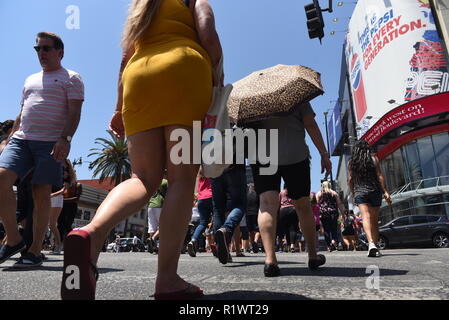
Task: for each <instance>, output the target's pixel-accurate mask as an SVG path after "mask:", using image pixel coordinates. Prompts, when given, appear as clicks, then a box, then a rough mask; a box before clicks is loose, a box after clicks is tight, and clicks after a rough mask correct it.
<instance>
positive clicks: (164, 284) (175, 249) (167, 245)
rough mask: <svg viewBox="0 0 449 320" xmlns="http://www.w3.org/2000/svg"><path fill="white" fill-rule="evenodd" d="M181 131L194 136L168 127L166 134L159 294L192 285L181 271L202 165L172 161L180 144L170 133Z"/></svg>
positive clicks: (160, 235)
mask: <svg viewBox="0 0 449 320" xmlns="http://www.w3.org/2000/svg"><path fill="white" fill-rule="evenodd" d="M180 128H181V129H184V130H187V131H188V132H189V136H190V137H192V136H193V134H192V128H191V127H185V126H167V127H165V131H164V133H165V140H166V151H165V152H166V166H167V178H168V191H167V195H166V197H165V200H164V206H163V208H162V213H161V218H160V220H159V241H160V242H159V256H158V266H157V269H158V273H157V278H156V290H155V292H156V293H158V294H160V293H169V292H175V291H179V290H183V289H185V288H186V287H187V286H188V284H187V283H186V282H185V281H184V280H183V279H181V278H180V277H179V276H178V274H177V272H178V261H179V256H180V254H181V248H182V245H183V243H184V238H185V235H186V232H187V228H188V224H189V221H190V219H191V217H192V203H193V194H194V188H195V179H196V176H197V174H198V169H199V165H197V164H183V163H181V164H177V165H176V164H174V163H173V162H172V159H170V151H171V148H172V147H173V146H175V145H176V144H177V143H179V142H172V141H169V140H170V134H171V132H172V131H173V130H176V129H180ZM190 147H191V149H190V154H191V157H190V159H192V146H190ZM191 162H192V161H191Z"/></svg>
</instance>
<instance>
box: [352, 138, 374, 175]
mask: <svg viewBox="0 0 449 320" xmlns="http://www.w3.org/2000/svg"><path fill="white" fill-rule="evenodd" d="M374 170H376V167H375V164H374V161H373V158H372V150H371V147H370V145H369V144H368V142H367V141H366V140H363V139H361V140H359V141H357V142H356V143H355V145H354V148H353V149H352V154H351V158H350V159H349V171H350V172H351V176H352V178H353V179H354V181H361V180H362V179H363V177H365V178H366V177H368V176H370V173H372V172H373V171H374Z"/></svg>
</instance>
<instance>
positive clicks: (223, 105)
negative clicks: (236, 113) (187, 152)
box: [201, 57, 233, 178]
mask: <svg viewBox="0 0 449 320" xmlns="http://www.w3.org/2000/svg"><path fill="white" fill-rule="evenodd" d="M222 75H223V57H221V59H220V62H219V63H218V66H217V67H216V69H215V70H214V79H215V83H220V79H221V77H222ZM232 88H233V87H232V84H227V85H226V86H224V87H214V88H213V93H212V103H211V105H210V107H209V110H208V111H207V114H206V117H205V119H204V122H203V135H202V139H201V154H202V157H201V159H202V160H201V166H202V170H203V175H204V176H205V177H207V178H217V177H219V176H221V175H222V174H223V171H224V170H225V169H226V168H227V167H229V166H230V163H227V164H226V163H225V156H226V158H228V159H232V152H233V148H232V144H231V146H228V145H227V144H226V143H225V134H226V133H228V134H229V133H230V132H231V130H226V129H231V126H230V120H229V115H228V108H227V102H228V99H229V95H230V94H231V91H232Z"/></svg>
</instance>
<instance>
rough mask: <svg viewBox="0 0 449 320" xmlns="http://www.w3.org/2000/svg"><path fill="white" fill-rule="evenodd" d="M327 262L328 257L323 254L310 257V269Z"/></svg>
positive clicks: (315, 268)
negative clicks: (313, 257) (314, 257)
mask: <svg viewBox="0 0 449 320" xmlns="http://www.w3.org/2000/svg"><path fill="white" fill-rule="evenodd" d="M325 263H326V257H325V256H324V255H322V254H317V258H316V259H309V269H310V270H317V269H318V267H319V266H322V265H323V264H325Z"/></svg>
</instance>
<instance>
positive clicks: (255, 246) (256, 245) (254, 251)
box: [252, 242, 259, 253]
mask: <svg viewBox="0 0 449 320" xmlns="http://www.w3.org/2000/svg"><path fill="white" fill-rule="evenodd" d="M252 247H253V253H259V245H258V244H257V242H253V243H252Z"/></svg>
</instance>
